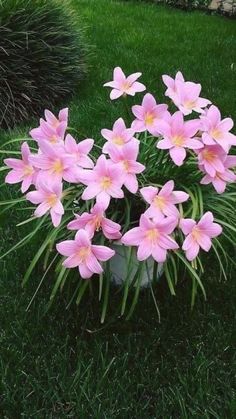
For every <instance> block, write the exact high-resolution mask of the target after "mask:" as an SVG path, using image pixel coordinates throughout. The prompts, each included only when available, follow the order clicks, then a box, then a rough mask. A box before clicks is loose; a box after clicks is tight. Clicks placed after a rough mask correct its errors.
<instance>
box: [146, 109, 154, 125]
mask: <svg viewBox="0 0 236 419" xmlns="http://www.w3.org/2000/svg"><path fill="white" fill-rule="evenodd" d="M144 121H145V124H147V125H152V124H153V121H154V115H153V114H152V113H150V112H147V113H146V114H145V118H144Z"/></svg>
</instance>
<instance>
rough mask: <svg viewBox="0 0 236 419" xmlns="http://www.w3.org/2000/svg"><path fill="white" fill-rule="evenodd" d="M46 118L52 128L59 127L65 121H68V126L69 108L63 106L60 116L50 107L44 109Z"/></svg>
mask: <svg viewBox="0 0 236 419" xmlns="http://www.w3.org/2000/svg"><path fill="white" fill-rule="evenodd" d="M44 115H45V119H46V122H47V123H48V125H50V126H51V127H52V128H58V127H59V125H60V124H61V123H62V122H64V123H66V127H67V124H68V108H63V109H61V110H60V111H59V114H58V118H57V117H56V116H55V115H54V114H53V113H52V112H50V111H49V110H48V109H45V111H44Z"/></svg>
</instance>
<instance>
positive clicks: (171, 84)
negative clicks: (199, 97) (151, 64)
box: [162, 71, 184, 101]
mask: <svg viewBox="0 0 236 419" xmlns="http://www.w3.org/2000/svg"><path fill="white" fill-rule="evenodd" d="M162 80H163V83H164V84H165V85H166V87H167V90H166V91H165V96H167V97H169V98H170V99H171V100H173V101H174V100H176V99H177V85H176V82H177V81H182V82H184V77H183V74H182V73H181V72H180V71H178V72H177V73H176V76H175V78H174V79H172V77H170V76H167V75H166V74H164V75H163V76H162Z"/></svg>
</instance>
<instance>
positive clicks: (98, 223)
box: [90, 215, 102, 231]
mask: <svg viewBox="0 0 236 419" xmlns="http://www.w3.org/2000/svg"><path fill="white" fill-rule="evenodd" d="M101 222H102V217H101V216H100V215H97V216H96V217H95V219H94V220H91V221H90V223H91V224H92V225H94V228H95V230H96V231H99V230H100V228H101Z"/></svg>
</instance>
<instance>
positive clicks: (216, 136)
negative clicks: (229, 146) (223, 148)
mask: <svg viewBox="0 0 236 419" xmlns="http://www.w3.org/2000/svg"><path fill="white" fill-rule="evenodd" d="M210 135H211V136H212V137H213V138H214V139H215V140H221V139H222V133H221V131H219V130H218V129H217V128H216V129H213V130H211V132H210Z"/></svg>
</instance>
